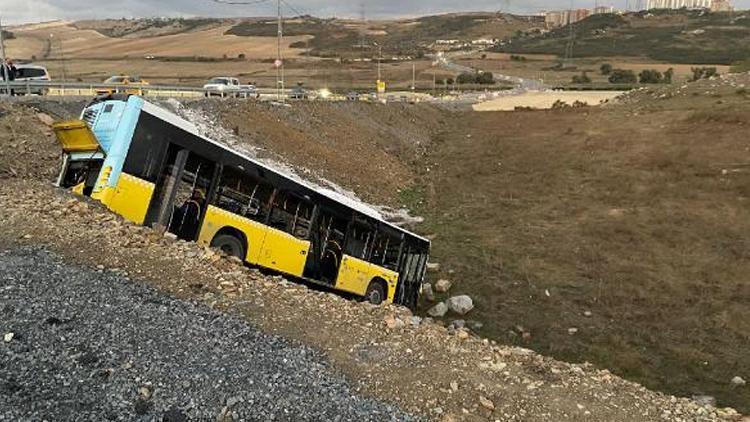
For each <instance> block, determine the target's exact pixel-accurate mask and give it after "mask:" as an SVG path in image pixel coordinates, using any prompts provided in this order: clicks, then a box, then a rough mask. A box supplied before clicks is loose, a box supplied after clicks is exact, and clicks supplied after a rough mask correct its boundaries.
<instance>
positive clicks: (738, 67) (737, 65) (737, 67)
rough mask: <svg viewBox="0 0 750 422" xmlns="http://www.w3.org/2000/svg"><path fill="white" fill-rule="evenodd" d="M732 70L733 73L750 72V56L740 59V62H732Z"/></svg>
mask: <svg viewBox="0 0 750 422" xmlns="http://www.w3.org/2000/svg"><path fill="white" fill-rule="evenodd" d="M731 72H733V73H741V72H750V58H747V59H745V60H740V61H738V62H734V63H733V64H732V68H731Z"/></svg>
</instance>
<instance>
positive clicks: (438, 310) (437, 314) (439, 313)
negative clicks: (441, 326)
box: [427, 302, 448, 318]
mask: <svg viewBox="0 0 750 422" xmlns="http://www.w3.org/2000/svg"><path fill="white" fill-rule="evenodd" d="M447 313H448V305H446V304H445V302H440V303H438V304H437V305H435V306H433V307H432V308H430V310H428V311H427V314H428V315H430V316H431V317H434V318H441V317H443V316H445V314H447Z"/></svg>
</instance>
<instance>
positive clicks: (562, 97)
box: [473, 91, 622, 111]
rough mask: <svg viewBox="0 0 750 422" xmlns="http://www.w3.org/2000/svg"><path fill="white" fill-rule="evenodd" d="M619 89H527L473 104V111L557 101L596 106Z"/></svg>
mask: <svg viewBox="0 0 750 422" xmlns="http://www.w3.org/2000/svg"><path fill="white" fill-rule="evenodd" d="M620 94H622V92H619V91H529V92H525V93H523V94H521V95H509V96H501V97H499V98H496V99H494V100H489V101H485V102H482V103H479V104H475V105H474V106H473V109H474V111H513V110H515V109H516V108H534V109H539V110H544V109H550V108H552V106H553V105H555V103H557V102H563V103H565V104H567V105H569V106H573V105H574V104H576V103H584V104H587V105H590V106H596V105H599V104H602V103H605V102H607V101H609V100H611V99H613V98H615V97H617V96H618V95H620Z"/></svg>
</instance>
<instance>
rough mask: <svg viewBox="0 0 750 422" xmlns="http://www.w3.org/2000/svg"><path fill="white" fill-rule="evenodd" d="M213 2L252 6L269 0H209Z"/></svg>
mask: <svg viewBox="0 0 750 422" xmlns="http://www.w3.org/2000/svg"><path fill="white" fill-rule="evenodd" d="M209 1H211V2H213V3H218V4H231V5H244V6H252V5H255V4H262V3H268V2H270V1H271V0H249V1H234V0H209Z"/></svg>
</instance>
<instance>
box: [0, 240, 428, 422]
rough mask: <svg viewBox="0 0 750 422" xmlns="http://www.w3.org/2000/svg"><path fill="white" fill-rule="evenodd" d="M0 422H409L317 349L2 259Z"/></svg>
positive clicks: (129, 286)
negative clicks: (353, 383)
mask: <svg viewBox="0 0 750 422" xmlns="http://www.w3.org/2000/svg"><path fill="white" fill-rule="evenodd" d="M0 267H2V268H3V273H2V274H1V275H0V290H1V293H0V294H1V295H2V301H3V306H2V311H1V312H2V322H0V332H2V334H3V336H4V344H3V345H2V347H0V361H2V362H3V363H2V365H1V366H0V379H1V380H2V382H1V383H0V394H1V395H2V396H3V397H4V399H3V400H2V405H0V420H15V421H20V420H101V419H109V420H132V419H136V418H139V417H142V418H143V419H144V420H162V419H163V420H169V421H180V420H182V421H185V420H187V419H188V418H189V419H190V420H227V421H230V420H264V421H266V420H269V421H270V420H282V421H286V420H289V421H292V420H293V421H302V420H309V421H313V420H358V421H366V420H370V421H380V420H413V419H414V418H411V417H408V416H407V415H405V414H404V413H402V412H400V411H398V410H397V409H395V408H394V407H392V406H389V405H385V404H382V403H378V402H375V401H373V400H370V399H364V398H362V397H359V396H358V395H356V394H354V393H353V392H352V391H351V389H350V387H349V386H348V385H347V383H346V382H345V381H344V380H343V379H342V378H341V376H340V375H338V374H337V373H336V371H335V370H334V369H333V368H331V367H330V365H329V364H328V363H327V362H326V361H325V360H324V358H323V356H322V355H321V354H320V353H318V352H315V351H314V350H312V349H310V348H307V347H303V346H300V345H293V344H290V343H289V342H288V341H286V340H284V339H282V338H280V337H278V336H274V335H268V334H264V333H262V332H259V331H258V330H257V329H256V328H254V327H252V326H250V325H249V324H248V323H247V322H246V321H242V320H240V319H237V318H233V317H231V316H228V315H227V314H224V313H221V312H217V311H215V310H212V309H210V308H209V307H207V306H205V305H203V304H195V303H191V302H188V301H181V300H177V299H174V298H172V297H170V296H168V295H165V294H164V293H161V292H158V291H156V290H154V289H152V288H149V287H147V286H146V285H144V284H142V283H139V282H133V281H131V280H130V279H129V278H128V277H126V276H123V275H122V274H120V273H117V272H111V271H106V272H105V271H103V270H101V269H99V270H97V269H96V268H90V267H81V266H78V265H71V264H68V263H66V262H65V260H64V259H61V258H60V257H58V256H55V255H53V254H50V253H48V252H46V251H44V250H40V249H38V248H28V247H24V248H14V247H11V249H8V250H0Z"/></svg>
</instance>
